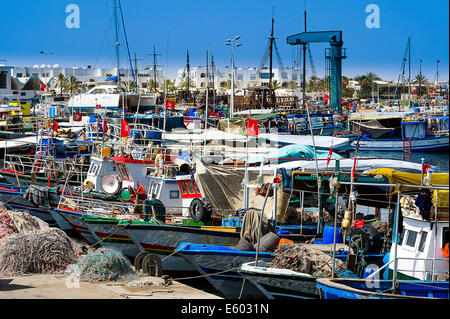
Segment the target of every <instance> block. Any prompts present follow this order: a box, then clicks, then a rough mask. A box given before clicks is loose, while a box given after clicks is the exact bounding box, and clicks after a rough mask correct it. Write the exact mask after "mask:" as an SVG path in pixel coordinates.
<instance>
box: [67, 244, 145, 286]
mask: <svg viewBox="0 0 450 319" xmlns="http://www.w3.org/2000/svg"><path fill="white" fill-rule="evenodd" d="M66 275H67V277H68V278H77V279H79V280H81V281H87V282H100V281H125V282H128V281H131V280H134V279H136V278H138V277H139V274H137V273H136V272H135V271H134V269H133V267H132V265H131V263H130V262H129V261H128V259H127V258H125V257H124V256H123V255H122V254H120V253H118V252H115V251H113V250H110V249H103V248H100V249H95V248H93V249H90V250H89V251H88V253H87V254H86V255H85V256H84V257H82V258H80V259H79V260H78V261H77V263H76V264H74V265H71V266H70V267H68V268H67V270H66Z"/></svg>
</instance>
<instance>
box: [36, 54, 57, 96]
mask: <svg viewBox="0 0 450 319" xmlns="http://www.w3.org/2000/svg"><path fill="white" fill-rule="evenodd" d="M39 53H40V54H43V55H44V65H45V69H44V71H45V74H46V73H47V55H50V54H54V53H53V52H44V51H39ZM47 77H48V76H47ZM47 84H48V83H47ZM47 84H46V85H45V92H47Z"/></svg>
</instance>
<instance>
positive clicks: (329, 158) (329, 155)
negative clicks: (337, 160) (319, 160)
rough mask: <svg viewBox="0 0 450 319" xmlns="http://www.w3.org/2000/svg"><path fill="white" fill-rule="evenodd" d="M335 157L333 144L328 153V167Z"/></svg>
mask: <svg viewBox="0 0 450 319" xmlns="http://www.w3.org/2000/svg"><path fill="white" fill-rule="evenodd" d="M332 155H333V144H331V145H330V151H329V152H328V156H327V166H328V164H329V163H330V160H331V156H332Z"/></svg>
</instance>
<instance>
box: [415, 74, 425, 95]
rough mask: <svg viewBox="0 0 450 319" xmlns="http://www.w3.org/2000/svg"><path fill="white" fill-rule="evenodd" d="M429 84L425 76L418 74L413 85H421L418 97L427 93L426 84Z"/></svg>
mask: <svg viewBox="0 0 450 319" xmlns="http://www.w3.org/2000/svg"><path fill="white" fill-rule="evenodd" d="M427 82H428V80H427V78H426V77H425V76H423V75H422V74H417V75H416V77H415V78H414V81H413V83H417V84H419V89H418V93H417V95H418V96H422V94H423V93H424V92H426V86H425V84H426V83H427Z"/></svg>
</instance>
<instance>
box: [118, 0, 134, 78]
mask: <svg viewBox="0 0 450 319" xmlns="http://www.w3.org/2000/svg"><path fill="white" fill-rule="evenodd" d="M118 1H119V10H120V17H121V19H122V28H123V33H124V36H125V43H126V45H127V52H128V60H129V61H130V68H131V75H132V77H133V80H134V81H135V83H136V78H135V75H134V70H133V65H132V64H131V55H130V47H129V46H128V38H127V31H126V29H125V22H124V20H123V13H122V5H121V3H120V0H118ZM119 73H120V71H119Z"/></svg>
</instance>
